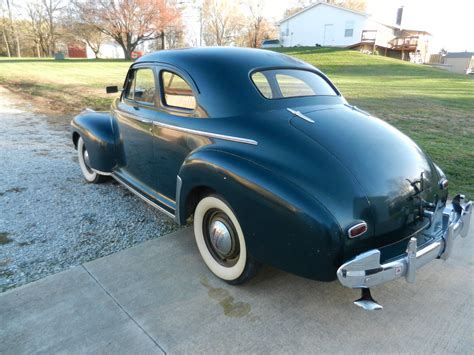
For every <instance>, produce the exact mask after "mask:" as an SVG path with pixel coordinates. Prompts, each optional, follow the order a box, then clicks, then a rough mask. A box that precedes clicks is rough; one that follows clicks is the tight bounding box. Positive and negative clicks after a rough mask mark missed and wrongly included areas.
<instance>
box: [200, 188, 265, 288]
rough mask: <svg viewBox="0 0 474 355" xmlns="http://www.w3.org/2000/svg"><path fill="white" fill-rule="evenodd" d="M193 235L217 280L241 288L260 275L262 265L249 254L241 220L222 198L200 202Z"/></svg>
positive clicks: (215, 197) (212, 197) (207, 198)
mask: <svg viewBox="0 0 474 355" xmlns="http://www.w3.org/2000/svg"><path fill="white" fill-rule="evenodd" d="M194 236H195V238H196V243H197V246H198V248H199V252H200V253H201V256H202V258H203V259H204V262H205V263H206V265H207V267H208V268H209V269H210V270H211V271H212V272H213V273H214V274H215V275H216V276H217V277H219V278H221V279H223V280H225V281H226V282H228V283H229V284H232V285H238V284H242V283H244V282H246V281H248V280H250V279H251V278H252V277H253V276H255V274H256V273H257V271H258V268H259V263H258V262H257V261H256V260H255V259H254V258H252V257H251V256H250V255H249V254H248V253H247V248H246V245H245V238H244V234H243V233H242V228H241V227H240V224H239V221H238V220H237V217H236V216H235V214H234V212H233V211H232V209H231V208H230V206H229V205H228V204H227V203H226V202H225V201H224V199H223V198H221V197H220V196H216V195H211V196H207V197H205V198H203V199H202V200H201V201H199V203H198V205H197V206H196V210H195V211H194Z"/></svg>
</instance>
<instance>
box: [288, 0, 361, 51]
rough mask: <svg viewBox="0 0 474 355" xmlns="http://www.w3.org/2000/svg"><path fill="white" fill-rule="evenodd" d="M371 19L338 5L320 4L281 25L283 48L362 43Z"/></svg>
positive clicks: (291, 17) (341, 45)
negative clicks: (363, 32) (364, 32)
mask: <svg viewBox="0 0 474 355" xmlns="http://www.w3.org/2000/svg"><path fill="white" fill-rule="evenodd" d="M367 21H369V16H368V14H366V13H363V12H358V11H353V10H350V9H346V8H343V7H340V6H337V5H331V4H327V3H322V2H318V3H315V4H312V5H310V6H308V7H306V8H305V9H303V10H301V11H299V12H297V13H295V14H293V15H292V16H290V17H287V18H286V19H283V20H282V21H280V22H279V26H280V42H281V43H282V45H283V46H284V47H293V46H315V45H317V44H318V45H321V46H338V47H346V46H350V45H353V44H356V43H359V42H360V39H361V37H362V31H363V30H364V29H365V28H366V27H367V25H366V23H367Z"/></svg>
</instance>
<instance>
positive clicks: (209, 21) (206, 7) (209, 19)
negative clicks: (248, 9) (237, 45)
mask: <svg viewBox="0 0 474 355" xmlns="http://www.w3.org/2000/svg"><path fill="white" fill-rule="evenodd" d="M202 12H203V27H204V38H205V40H206V44H208V45H217V46H225V45H229V44H231V43H232V42H233V41H234V39H235V37H236V36H237V34H238V32H239V31H240V30H241V29H242V27H243V26H242V23H241V19H242V14H241V12H240V11H239V8H238V7H237V6H236V3H235V2H234V1H232V0H204V3H203V8H202Z"/></svg>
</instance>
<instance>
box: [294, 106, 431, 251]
mask: <svg viewBox="0 0 474 355" xmlns="http://www.w3.org/2000/svg"><path fill="white" fill-rule="evenodd" d="M302 113H303V114H304V116H306V117H308V118H310V119H311V120H313V121H314V123H310V122H308V121H305V120H304V119H302V118H300V117H298V116H294V117H293V118H292V119H291V120H290V123H291V125H292V126H293V127H294V128H296V129H298V130H299V131H301V132H302V133H304V134H305V135H307V136H309V137H310V138H311V139H313V140H314V141H316V142H317V143H319V144H320V145H322V146H323V147H324V148H325V149H327V151H328V152H330V153H331V154H332V155H333V156H334V157H335V158H336V159H338V160H339V161H340V162H341V163H342V164H343V165H344V166H346V168H347V169H348V170H349V171H350V172H351V173H352V174H353V175H354V177H355V179H356V180H357V181H358V182H359V184H360V185H361V186H362V188H363V190H364V191H365V193H366V195H367V198H368V200H369V203H370V205H371V206H370V209H371V216H372V220H371V221H367V222H368V223H371V224H372V226H373V228H374V229H373V230H374V234H373V236H375V237H377V238H379V239H380V241H379V243H377V244H380V245H386V244H387V243H391V242H395V241H397V240H399V239H400V238H402V237H406V234H407V233H408V231H409V230H410V229H412V228H413V226H414V225H416V224H419V222H420V218H419V216H420V207H421V203H424V205H425V206H426V205H427V204H429V203H435V202H436V199H437V196H436V189H434V187H435V186H437V174H436V172H435V170H434V166H433V164H432V163H431V161H430V160H429V158H428V157H427V156H426V155H425V154H424V152H423V151H422V150H421V149H420V148H419V147H418V146H417V145H416V144H415V143H414V142H413V141H412V140H411V139H410V138H408V137H407V136H406V135H404V134H403V133H401V132H400V131H398V130H397V129H396V128H394V127H392V126H391V125H389V124H388V123H386V122H384V121H382V120H379V119H377V118H375V117H372V116H369V115H367V114H364V113H362V112H359V111H357V110H354V109H352V108H349V107H347V106H342V105H338V106H333V107H322V108H321V109H316V110H312V111H309V112H308V111H306V112H305V111H303V112H302ZM341 227H342V228H346V227H348V226H341ZM356 239H357V238H356ZM348 243H349V244H353V243H354V240H350V241H348ZM363 244H364V243H360V242H358V243H357V245H358V246H360V247H361V249H363V248H364V246H363ZM370 245H372V247H374V244H370ZM357 249H359V248H357Z"/></svg>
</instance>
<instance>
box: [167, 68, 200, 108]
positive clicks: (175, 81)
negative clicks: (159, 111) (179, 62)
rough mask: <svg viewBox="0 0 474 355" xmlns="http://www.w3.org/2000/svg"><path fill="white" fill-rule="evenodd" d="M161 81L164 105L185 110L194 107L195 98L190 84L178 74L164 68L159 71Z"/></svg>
mask: <svg viewBox="0 0 474 355" xmlns="http://www.w3.org/2000/svg"><path fill="white" fill-rule="evenodd" d="M161 82H162V83H163V93H164V98H163V100H164V104H165V105H166V106H171V107H177V108H184V109H187V110H193V109H194V108H196V98H195V97H194V94H193V90H192V89H191V86H189V84H188V83H187V82H186V81H185V80H184V79H183V78H181V77H180V76H179V75H178V74H175V73H172V72H169V71H166V70H164V71H162V72H161Z"/></svg>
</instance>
